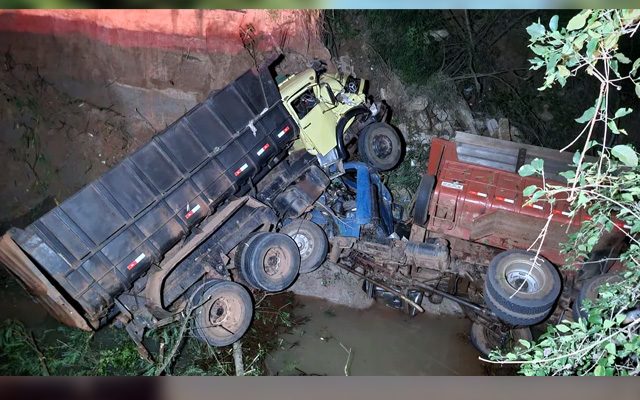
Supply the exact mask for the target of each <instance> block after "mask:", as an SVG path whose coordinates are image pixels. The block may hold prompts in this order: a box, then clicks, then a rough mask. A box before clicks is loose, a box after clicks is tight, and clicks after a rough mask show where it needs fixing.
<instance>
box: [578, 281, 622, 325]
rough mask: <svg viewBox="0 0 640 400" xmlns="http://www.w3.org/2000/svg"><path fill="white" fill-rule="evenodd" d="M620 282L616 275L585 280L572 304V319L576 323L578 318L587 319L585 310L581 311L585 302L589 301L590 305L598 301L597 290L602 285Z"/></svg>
mask: <svg viewBox="0 0 640 400" xmlns="http://www.w3.org/2000/svg"><path fill="white" fill-rule="evenodd" d="M621 280H622V277H621V276H620V275H618V274H614V273H609V274H602V275H598V276H594V277H593V278H591V279H589V280H587V281H586V282H584V284H583V285H582V288H581V289H580V293H578V297H577V298H576V300H575V301H574V302H573V318H574V319H575V320H576V321H577V320H578V318H582V319H587V317H588V316H589V315H588V314H587V312H586V311H585V310H583V307H584V303H585V301H586V300H589V301H591V304H593V303H595V301H596V300H598V295H599V290H600V287H601V286H602V285H606V284H607V283H618V282H620V281H621Z"/></svg>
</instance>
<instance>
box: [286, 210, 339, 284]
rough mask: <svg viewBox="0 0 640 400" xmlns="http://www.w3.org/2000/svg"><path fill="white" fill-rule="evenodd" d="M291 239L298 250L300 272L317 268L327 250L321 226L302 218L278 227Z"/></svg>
mask: <svg viewBox="0 0 640 400" xmlns="http://www.w3.org/2000/svg"><path fill="white" fill-rule="evenodd" d="M280 233H284V234H286V235H287V236H289V237H290V238H291V239H293V241H294V242H296V245H297V246H298V249H299V251H300V273H301V274H307V273H309V272H313V271H315V270H316V269H318V268H319V267H320V266H321V265H322V263H323V262H324V260H325V258H327V253H328V252H329V240H328V239H327V235H326V234H325V233H324V231H323V230H322V228H320V227H319V226H318V225H316V224H314V223H313V222H311V221H307V220H304V219H298V220H294V221H293V222H291V223H289V224H287V225H285V226H284V227H283V228H282V229H280Z"/></svg>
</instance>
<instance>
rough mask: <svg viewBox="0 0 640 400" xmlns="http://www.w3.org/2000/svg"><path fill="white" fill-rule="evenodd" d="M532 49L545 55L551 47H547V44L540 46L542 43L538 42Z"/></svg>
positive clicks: (538, 53)
mask: <svg viewBox="0 0 640 400" xmlns="http://www.w3.org/2000/svg"><path fill="white" fill-rule="evenodd" d="M531 51H533V52H534V53H536V54H537V55H539V56H544V55H545V54H547V52H548V51H549V49H547V47H546V46H540V45H538V44H536V45H533V46H531ZM541 61H542V60H541Z"/></svg>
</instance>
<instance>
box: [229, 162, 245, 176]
mask: <svg viewBox="0 0 640 400" xmlns="http://www.w3.org/2000/svg"><path fill="white" fill-rule="evenodd" d="M247 168H249V165H247V164H246V163H245V164H242V167H240V168H238V170H237V171H236V172H234V173H233V174H234V175H235V176H238V175H240V174H241V173H243V172H244V170H245V169H247Z"/></svg>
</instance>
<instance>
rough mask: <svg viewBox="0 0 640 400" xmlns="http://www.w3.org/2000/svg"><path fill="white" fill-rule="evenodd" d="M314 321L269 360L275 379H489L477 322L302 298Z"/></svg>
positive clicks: (283, 339) (304, 311)
mask: <svg viewBox="0 0 640 400" xmlns="http://www.w3.org/2000/svg"><path fill="white" fill-rule="evenodd" d="M298 299H299V301H300V303H301V304H302V307H301V308H300V309H298V310H297V311H296V315H301V316H305V317H307V318H308V321H307V322H306V323H304V324H302V325H299V326H297V327H296V328H294V330H293V331H292V332H291V333H288V334H284V335H282V336H281V337H280V340H281V342H280V346H279V350H277V351H275V352H273V353H271V354H270V355H269V356H268V357H267V368H268V371H269V372H270V373H271V374H273V375H276V374H277V375H300V374H309V375H311V374H319V375H344V374H345V371H344V369H345V363H346V362H347V359H348V353H347V351H345V349H343V347H342V346H341V344H342V345H343V346H344V347H345V348H346V349H347V350H348V349H351V359H350V360H349V366H348V373H349V375H483V374H484V368H483V366H482V365H481V362H480V361H479V360H478V356H479V353H478V352H477V351H476V350H475V348H474V347H473V346H472V345H471V344H470V343H469V342H468V339H467V337H468V336H467V335H468V332H469V328H470V326H471V323H470V322H469V321H468V320H467V319H463V318H455V317H435V316H428V315H418V316H416V317H415V318H409V317H408V316H407V315H406V314H403V313H401V312H399V311H396V310H392V309H389V308H387V307H385V306H384V305H381V304H375V305H374V306H373V307H371V308H370V309H367V310H354V309H351V308H347V307H341V306H335V305H332V304H331V303H328V302H325V301H322V300H318V299H313V298H305V297H298Z"/></svg>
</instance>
